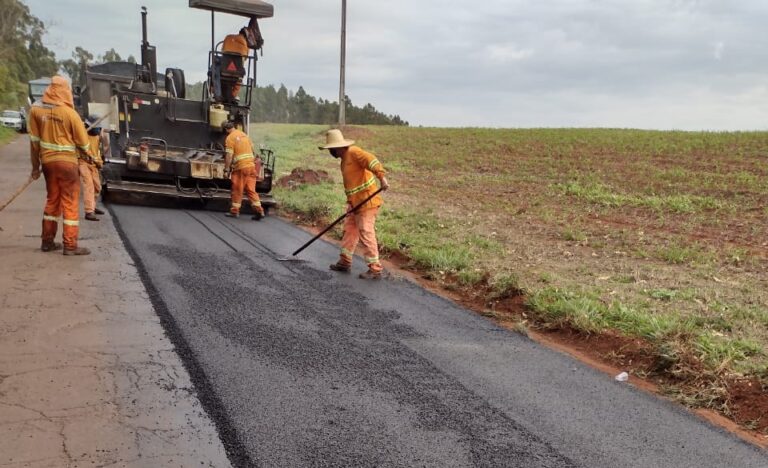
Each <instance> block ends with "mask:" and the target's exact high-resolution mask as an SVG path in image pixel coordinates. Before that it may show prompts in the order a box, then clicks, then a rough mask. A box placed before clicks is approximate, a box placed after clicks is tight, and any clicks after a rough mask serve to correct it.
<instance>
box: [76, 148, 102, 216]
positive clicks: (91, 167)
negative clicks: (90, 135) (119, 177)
mask: <svg viewBox="0 0 768 468" xmlns="http://www.w3.org/2000/svg"><path fill="white" fill-rule="evenodd" d="M78 166H79V169H80V181H81V182H82V183H83V207H84V208H85V212H86V213H93V212H94V211H96V197H98V196H99V194H100V193H101V176H100V175H99V168H98V167H96V165H95V164H88V163H87V162H85V161H83V160H82V159H81V160H80V162H79V163H78Z"/></svg>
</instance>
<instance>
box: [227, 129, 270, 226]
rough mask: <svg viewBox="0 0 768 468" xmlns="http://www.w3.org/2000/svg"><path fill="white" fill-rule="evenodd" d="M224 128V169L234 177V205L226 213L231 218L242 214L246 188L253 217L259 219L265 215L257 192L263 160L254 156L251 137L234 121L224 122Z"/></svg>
mask: <svg viewBox="0 0 768 468" xmlns="http://www.w3.org/2000/svg"><path fill="white" fill-rule="evenodd" d="M222 128H223V129H224V131H225V132H227V139H226V141H225V142H224V147H225V148H226V154H225V156H224V171H225V172H226V173H231V176H230V178H231V179H232V192H231V193H232V207H231V208H230V210H229V213H227V214H226V215H227V216H229V217H230V218H237V217H239V216H240V207H241V206H242V201H243V190H245V193H246V194H247V195H248V200H249V201H250V202H251V208H252V209H253V213H254V215H253V219H254V220H256V221H259V220H260V219H262V218H263V217H264V208H263V207H262V206H261V200H260V199H259V194H258V193H256V181H257V179H258V177H259V173H260V172H261V161H260V160H258V159H257V158H256V157H255V156H254V152H253V143H251V139H250V138H249V137H248V135H246V134H245V133H243V132H242V131H241V130H239V129H237V128H235V124H234V122H232V121H227V122H224V124H223V125H222Z"/></svg>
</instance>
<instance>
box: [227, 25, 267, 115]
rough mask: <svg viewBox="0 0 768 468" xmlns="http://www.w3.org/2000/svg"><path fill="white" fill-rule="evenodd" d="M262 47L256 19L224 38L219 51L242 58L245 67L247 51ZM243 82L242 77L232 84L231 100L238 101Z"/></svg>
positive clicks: (262, 42) (261, 38) (262, 40)
mask: <svg viewBox="0 0 768 468" xmlns="http://www.w3.org/2000/svg"><path fill="white" fill-rule="evenodd" d="M262 45H264V39H263V37H262V36H261V31H260V30H259V24H258V22H257V21H256V18H251V21H250V22H249V23H248V26H245V27H243V28H241V29H240V32H238V33H237V34H228V35H227V36H226V37H224V43H223V44H222V45H221V51H222V52H224V53H225V54H234V55H239V56H240V57H242V64H243V65H246V61H247V58H248V53H249V52H248V49H253V50H258V49H260V48H261V46H262ZM242 81H243V78H242V77H239V78H238V79H237V81H235V83H233V84H232V100H234V101H236V100H238V99H239V94H240V85H241V83H242Z"/></svg>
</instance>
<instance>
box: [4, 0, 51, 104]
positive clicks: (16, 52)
mask: <svg viewBox="0 0 768 468" xmlns="http://www.w3.org/2000/svg"><path fill="white" fill-rule="evenodd" d="M44 35H45V24H43V22H42V21H40V20H39V19H38V18H37V17H36V16H35V15H33V14H32V13H31V12H30V11H29V7H27V6H26V5H25V4H24V3H22V2H20V1H19V0H0V106H2V108H3V109H4V108H14V109H15V108H19V107H20V106H22V105H23V104H24V102H26V96H27V84H26V83H27V82H28V81H29V80H32V79H35V78H39V77H41V76H51V75H53V74H54V73H56V70H58V64H57V63H56V56H55V55H54V53H53V52H52V51H50V50H49V49H48V48H46V47H45V45H44V44H43V36H44ZM0 110H1V109H0Z"/></svg>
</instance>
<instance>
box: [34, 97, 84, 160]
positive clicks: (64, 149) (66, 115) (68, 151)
mask: <svg viewBox="0 0 768 468" xmlns="http://www.w3.org/2000/svg"><path fill="white" fill-rule="evenodd" d="M29 142H30V143H31V149H32V152H33V154H37V155H38V156H39V157H40V161H41V162H42V163H43V164H47V163H51V162H54V161H65V162H71V163H73V164H77V159H78V152H81V153H84V154H88V148H89V147H90V143H89V141H88V133H87V132H86V131H85V127H84V126H83V121H82V120H80V116H79V115H77V112H75V110H74V109H72V108H70V107H67V106H65V105H58V106H51V105H48V104H43V105H39V104H36V105H34V106H32V110H31V111H30V112H29Z"/></svg>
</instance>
